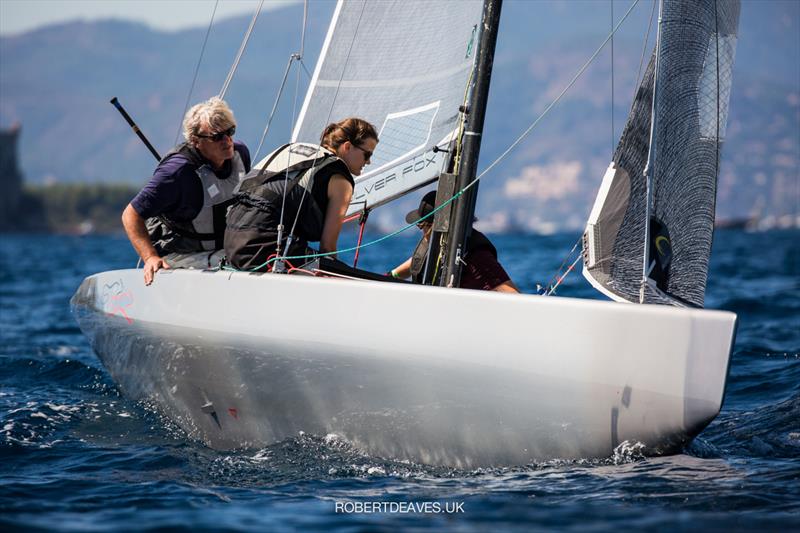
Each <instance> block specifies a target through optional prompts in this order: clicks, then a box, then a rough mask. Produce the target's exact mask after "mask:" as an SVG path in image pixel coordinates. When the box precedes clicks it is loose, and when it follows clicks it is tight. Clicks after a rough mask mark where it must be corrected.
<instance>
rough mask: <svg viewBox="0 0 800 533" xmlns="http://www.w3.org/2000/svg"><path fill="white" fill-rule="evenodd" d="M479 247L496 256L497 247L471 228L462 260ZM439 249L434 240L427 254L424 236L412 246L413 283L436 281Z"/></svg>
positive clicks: (428, 283) (437, 243) (438, 269)
mask: <svg viewBox="0 0 800 533" xmlns="http://www.w3.org/2000/svg"><path fill="white" fill-rule="evenodd" d="M479 249H487V250H489V251H490V252H491V253H492V255H494V256H495V257H497V248H495V247H494V245H493V244H492V243H491V241H490V240H489V239H488V237H486V235H484V234H483V233H481V232H480V231H478V230H476V229H473V230H472V232H471V233H470V236H469V239H467V251H466V253H465V254H464V260H465V261H469V254H470V253H471V252H473V251H475V250H479ZM439 251H440V244H439V242H438V239H436V241H434V243H433V246H432V247H431V251H430V254H428V239H427V238H426V237H424V236H423V237H422V238H421V239H420V241H419V243H417V247H416V248H414V253H413V254H412V255H411V281H413V282H414V283H424V284H426V285H430V284H431V283H438V277H439V275H440V274H441V265H440V264H439ZM426 262H430V264H429V266H428V269H427V272H426V270H425V263H426ZM423 276H424V279H423ZM434 276H435V278H434Z"/></svg>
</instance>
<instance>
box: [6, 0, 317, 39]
mask: <svg viewBox="0 0 800 533" xmlns="http://www.w3.org/2000/svg"><path fill="white" fill-rule="evenodd" d="M258 2H259V0H219V4H218V6H217V12H216V14H215V15H214V18H215V20H220V19H222V18H226V17H231V16H234V15H243V14H252V13H253V12H254V11H255V9H256V7H257V6H258ZM295 2H302V0H265V1H264V9H265V10H266V9H269V8H275V7H280V6H281V5H285V4H287V3H295ZM215 3H216V0H0V35H13V34H16V33H21V32H25V31H27V30H31V29H34V28H37V27H39V26H43V25H47V24H53V23H57V22H65V21H68V20H76V19H84V20H95V19H102V18H122V19H128V20H136V21H140V22H144V23H146V24H149V25H150V26H153V27H154V28H158V29H162V30H176V29H182V28H189V27H193V26H205V25H208V22H209V21H210V20H211V13H212V12H213V11H214V4H215Z"/></svg>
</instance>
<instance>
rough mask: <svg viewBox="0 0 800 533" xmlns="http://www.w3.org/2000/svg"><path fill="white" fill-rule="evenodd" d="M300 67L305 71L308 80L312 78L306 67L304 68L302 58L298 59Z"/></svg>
mask: <svg viewBox="0 0 800 533" xmlns="http://www.w3.org/2000/svg"><path fill="white" fill-rule="evenodd" d="M300 66H301V67H303V70H304V71H305V73H306V76H308V77H309V79H310V78H312V77H313V76H312V74H311V72H309V71H308V67H307V66H306V62H305V61H303V58H302V57H301V58H300Z"/></svg>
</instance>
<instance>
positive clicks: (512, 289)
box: [492, 280, 519, 294]
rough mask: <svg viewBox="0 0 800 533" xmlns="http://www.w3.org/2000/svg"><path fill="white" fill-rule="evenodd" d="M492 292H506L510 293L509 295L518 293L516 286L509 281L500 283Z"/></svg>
mask: <svg viewBox="0 0 800 533" xmlns="http://www.w3.org/2000/svg"><path fill="white" fill-rule="evenodd" d="M492 290H493V291H497V292H507V293H511V294H518V293H519V289H518V288H517V286H516V285H514V282H513V281H511V280H508V281H504V282H503V283H501V284H500V285H498V286H497V287H495V288H494V289H492Z"/></svg>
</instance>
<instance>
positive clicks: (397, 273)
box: [391, 257, 411, 279]
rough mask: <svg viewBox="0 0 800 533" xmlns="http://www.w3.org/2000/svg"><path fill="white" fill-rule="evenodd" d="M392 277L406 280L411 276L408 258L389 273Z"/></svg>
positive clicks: (409, 259)
mask: <svg viewBox="0 0 800 533" xmlns="http://www.w3.org/2000/svg"><path fill="white" fill-rule="evenodd" d="M391 273H392V276H393V277H395V278H400V279H406V278H407V277H409V276H411V258H410V257H409V258H408V259H406V260H405V261H403V262H402V263H400V264H399V265H397V266H396V267H394V268H393V269H392V271H391Z"/></svg>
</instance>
